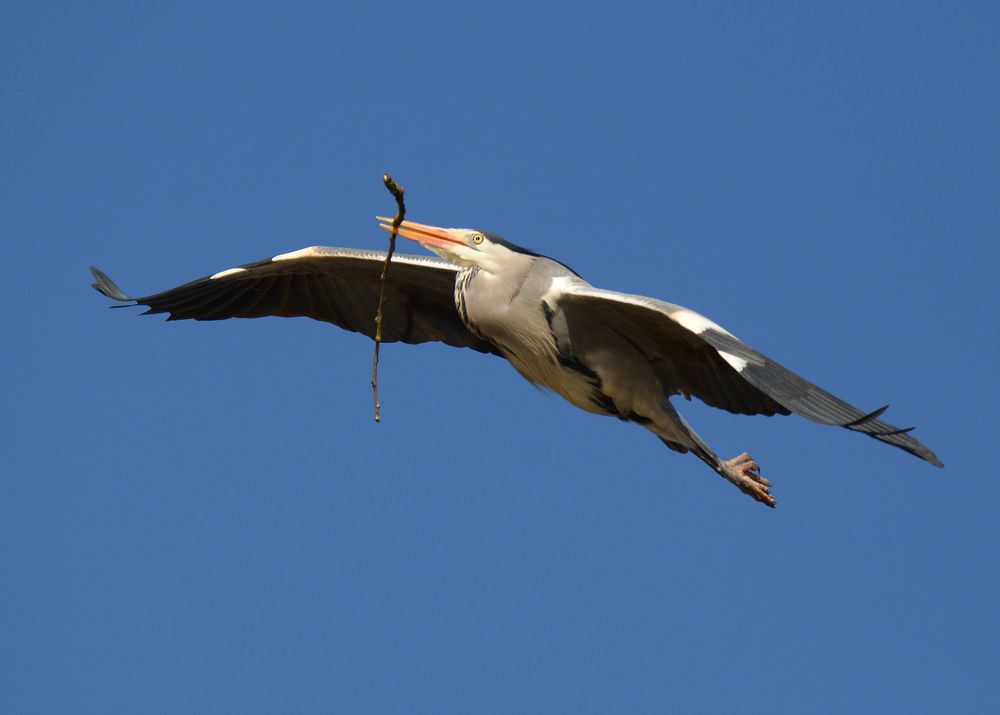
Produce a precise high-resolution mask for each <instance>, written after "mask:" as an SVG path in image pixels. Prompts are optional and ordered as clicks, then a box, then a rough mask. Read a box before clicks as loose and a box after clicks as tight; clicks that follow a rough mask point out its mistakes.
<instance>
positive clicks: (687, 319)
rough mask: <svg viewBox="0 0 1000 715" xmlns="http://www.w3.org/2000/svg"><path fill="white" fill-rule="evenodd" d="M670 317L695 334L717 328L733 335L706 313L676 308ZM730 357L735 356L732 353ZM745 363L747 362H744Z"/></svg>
mask: <svg viewBox="0 0 1000 715" xmlns="http://www.w3.org/2000/svg"><path fill="white" fill-rule="evenodd" d="M670 317H671V318H672V319H673V320H674V321H676V322H678V323H680V324H681V325H683V326H684V327H685V328H687V329H688V330H690V331H691V332H692V333H694V334H695V335H701V334H702V333H704V332H705V331H706V330H709V329H712V330H716V331H718V332H720V333H724V334H726V335H732V333H730V332H729V331H728V330H726V329H725V328H723V327H722V326H721V325H719V324H718V323H716V322H714V321H711V320H709V319H708V318H706V317H705V316H704V315H701V314H699V313H695V312H694V311H693V310H688V309H687V308H681V309H680V310H675V311H674V312H673V313H671V314H670ZM723 357H725V355H723ZM730 357H734V356H732V355H730ZM736 359H738V358H736ZM730 364H732V363H730ZM744 364H746V363H745V362H744ZM734 367H735V366H734ZM737 369H739V368H737Z"/></svg>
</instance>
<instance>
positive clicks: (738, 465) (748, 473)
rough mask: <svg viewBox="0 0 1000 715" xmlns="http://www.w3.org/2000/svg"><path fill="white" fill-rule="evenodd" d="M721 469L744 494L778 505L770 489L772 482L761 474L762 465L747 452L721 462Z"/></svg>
mask: <svg viewBox="0 0 1000 715" xmlns="http://www.w3.org/2000/svg"><path fill="white" fill-rule="evenodd" d="M719 471H720V473H721V474H722V476H724V477H725V478H726V479H728V480H729V481H731V482H732V483H733V484H735V485H736V486H737V487H738V488H739V490H740V491H741V492H743V493H744V494H749V495H750V496H751V497H753V498H754V499H755V500H756V501H759V502H760V503H762V504H767V505H768V506H770V507H774V506H776V505H777V503H778V502H777V501H776V500H775V498H774V497H773V496H771V491H770V490H769V489H768V487H770V486H771V482H769V481H767V480H766V479H764V477H762V476H760V466H759V465H758V464H757V463H756V462H755V461H754V460H753V457H751V456H750V455H749V454H747V453H746V452H744V453H743V454H741V455H739V456H738V457H733V458H732V459H727V460H725V461H721V462H719Z"/></svg>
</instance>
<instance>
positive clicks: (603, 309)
mask: <svg viewBox="0 0 1000 715" xmlns="http://www.w3.org/2000/svg"><path fill="white" fill-rule="evenodd" d="M378 220H379V221H380V226H381V227H382V228H384V229H386V230H391V229H392V227H391V225H390V224H391V220H390V219H386V218H383V217H378ZM398 233H399V235H400V236H403V237H404V238H408V239H410V240H413V241H416V242H417V243H420V244H421V245H423V246H424V247H426V248H428V249H430V250H431V251H433V252H434V253H436V254H437V255H438V256H439V257H440V258H433V257H429V256H427V257H425V256H413V255H395V256H394V257H393V260H392V268H391V273H390V277H389V282H388V284H387V289H386V290H387V292H386V305H385V318H384V322H383V326H382V331H383V333H382V337H383V341H384V342H394V341H402V342H404V343H423V342H428V341H439V342H442V343H445V344H447V345H451V346H454V347H464V348H471V349H473V350H476V351H478V352H481V353H490V354H493V355H499V356H501V357H503V358H506V359H507V360H509V361H510V363H511V364H512V365H513V366H514V368H515V369H516V370H517V371H518V372H519V373H521V375H522V376H523V377H524V378H525V379H527V380H528V381H529V382H531V383H533V384H535V385H538V386H541V387H544V388H548V389H550V390H552V391H554V392H556V393H557V394H559V395H561V396H562V397H564V398H565V399H566V400H568V401H569V402H571V403H572V404H573V405H575V406H577V407H579V408H581V409H583V410H586V411H588V412H593V413H597V414H601V415H610V416H614V417H618V418H619V419H622V420H626V421H628V422H634V423H636V424H638V425H641V426H642V427H645V428H646V429H647V430H649V431H650V432H652V433H653V434H654V435H656V436H657V437H658V438H659V439H660V440H661V441H662V442H663V443H664V444H665V445H666V446H667V447H669V448H670V449H672V450H675V451H677V452H691V453H693V454H694V455H696V456H697V457H698V458H700V459H701V460H702V461H703V462H705V463H706V464H707V465H708V466H709V467H711V469H712V470H713V471H715V472H716V473H718V474H719V475H721V476H723V477H724V478H725V479H727V480H729V481H730V482H732V483H733V484H734V485H736V486H737V487H738V488H739V489H740V490H741V491H743V492H744V493H746V494H748V495H750V496H751V497H753V498H754V499H755V500H756V501H758V502H761V503H763V504H766V505H768V506H772V507H773V506H775V504H776V502H775V499H774V497H773V496H772V494H771V491H770V482H769V481H768V480H767V479H765V478H764V477H763V476H761V473H760V468H759V466H758V464H757V462H756V461H755V460H754V459H753V458H751V457H750V455H749V454H747V453H746V452H744V453H742V454H740V455H739V456H737V457H734V458H732V459H720V458H719V457H718V456H717V455H716V453H715V452H714V451H712V449H711V448H710V447H709V446H708V445H707V444H706V443H705V441H704V440H702V438H701V437H699V436H698V434H697V433H696V432H695V431H694V430H693V429H692V428H691V426H690V425H689V424H688V423H687V422H686V421H685V420H684V418H683V417H682V416H681V415H680V414H679V413H678V412H677V410H676V409H675V407H674V406H673V404H672V403H671V402H670V398H671V397H674V396H682V397H684V398H686V399H691V397H692V396H694V397H697V398H699V399H700V400H702V401H703V402H705V403H707V404H708V405H711V406H713V407H717V408H721V409H723V410H728V411H729V412H733V413H739V414H745V415H779V414H780V415H788V414H791V413H793V412H794V413H796V414H799V415H801V416H803V417H806V418H808V419H810V420H813V421H815V422H819V423H821V424H827V425H837V426H840V427H845V428H847V429H849V430H852V431H855V432H861V433H862V434H867V435H868V436H870V437H873V438H875V439H877V440H879V441H881V442H885V443H886V444H891V445H893V446H895V447H899V448H900V449H903V450H906V451H907V452H909V453H911V454H914V455H916V456H917V457H920V458H921V459H925V460H927V461H928V462H930V463H931V464H933V465H935V466H938V467H940V466H942V464H941V461H940V460H939V459H938V458H937V456H936V455H935V454H934V453H933V452H932V451H931V450H929V449H928V448H927V447H926V446H924V445H923V444H921V443H920V442H918V441H917V440H916V439H914V438H913V437H912V436H911V435H910V434H909V432H910V430H911V429H912V428H907V429H899V428H897V427H894V426H892V425H890V424H888V423H886V422H883V421H882V420H881V419H880V418H881V415H882V413H883V412H884V411H885V409H886V408H885V407H883V408H881V409H878V410H875V411H873V412H864V411H862V410H859V409H857V408H856V407H852V406H851V405H849V404H847V403H846V402H844V401H843V400H841V399H839V398H837V397H834V396H833V395H831V394H830V393H828V392H826V391H824V390H822V389H820V388H819V387H817V386H816V385H814V384H812V383H810V382H808V381H807V380H805V379H803V378H801V377H799V376H798V375H796V374H795V373H793V372H791V371H789V370H787V369H786V368H784V367H782V366H781V365H779V364H778V363H776V362H775V361H773V360H771V359H770V358H768V357H766V356H764V355H763V354H761V353H759V352H757V351H756V350H754V349H753V348H751V347H750V346H749V345H747V344H746V343H744V342H743V341H741V340H740V339H738V338H737V337H735V336H734V335H733V334H732V333H730V332H729V331H727V330H725V329H724V328H722V327H720V326H719V325H718V324H716V323H715V322H713V321H711V320H709V319H708V318H706V317H704V316H703V315H700V314H698V313H696V312H694V311H693V310H689V309H687V308H684V307H682V306H679V305H674V304H671V303H666V302H663V301H660V300H656V299H654V298H647V297H644V296H639V295H631V294H628V293H618V292H615V291H610V290H602V289H600V288H595V287H594V286H592V285H591V284H590V283H588V282H587V281H585V280H584V279H583V278H581V277H580V276H579V275H578V274H577V273H576V272H574V271H573V270H571V269H570V268H569V267H567V266H566V265H565V264H563V263H560V262H559V261H557V260H554V259H552V258H549V257H546V256H543V255H540V254H537V253H534V252H532V251H529V250H527V249H525V248H521V247H520V246H516V245H514V244H512V243H510V242H508V241H505V240H504V239H502V238H500V237H499V236H497V235H495V234H492V233H489V232H487V231H480V230H473V229H461V228H439V227H436V226H428V225H425V224H420V223H415V222H412V221H404V222H402V224H401V225H400V226H399V229H398ZM384 259H385V253H383V252H381V251H374V250H359V249H350V248H333V247H325V246H312V247H309V248H303V249H301V250H297V251H292V252H291V253H283V254H281V255H278V256H274V257H273V258H268V259H266V260H262V261H257V262H255V263H249V264H246V265H243V266H239V267H237V268H229V269H227V270H223V271H219V272H218V273H214V274H212V275H210V276H207V277H205V278H200V279H198V280H195V281H192V282H190V283H186V284H184V285H181V286H178V287H177V288H172V289H170V290H167V291H164V292H161V293H155V294H153V295H149V296H145V297H142V298H132V297H130V296H128V295H126V294H125V293H123V292H122V291H121V290H120V289H119V288H118V286H117V285H115V283H114V282H113V281H112V280H111V279H110V278H108V277H107V276H106V275H105V274H104V273H102V272H101V271H100V270H98V269H96V268H91V271H92V272H93V274H94V277H95V279H96V283H94V288H96V289H97V290H98V291H100V292H101V293H103V294H104V295H106V296H107V297H109V298H112V299H114V300H116V301H119V302H121V303H126V304H128V303H130V304H133V305H143V306H146V307H147V308H148V310H146V311H145V313H144V314H148V313H169V316H168V320H182V319H194V320H224V319H227V318H259V317H263V316H269V315H273V316H285V317H293V316H306V317H310V318H314V319H316V320H322V321H326V322H330V323H333V324H334V325H338V326H340V327H341V328H344V329H346V330H351V331H355V332H359V333H363V334H365V335H367V336H369V337H372V338H374V333H375V324H374V315H375V310H376V305H377V304H378V299H379V291H380V281H379V275H380V272H381V268H382V263H383V261H384ZM116 307H124V306H116Z"/></svg>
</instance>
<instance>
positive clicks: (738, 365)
mask: <svg viewBox="0 0 1000 715" xmlns="http://www.w3.org/2000/svg"><path fill="white" fill-rule="evenodd" d="M716 352H717V353H719V357H721V358H722V359H723V360H725V361H726V362H728V363H729V364H730V365H732V366H733V367H734V368H735V369H736V372H743V368H745V367H746V366H747V361H746V360H745V359H743V358H741V357H737V356H736V355H732V354H730V353H727V352H726V351H725V350H717V351H716Z"/></svg>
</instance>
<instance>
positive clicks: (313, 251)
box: [271, 246, 331, 263]
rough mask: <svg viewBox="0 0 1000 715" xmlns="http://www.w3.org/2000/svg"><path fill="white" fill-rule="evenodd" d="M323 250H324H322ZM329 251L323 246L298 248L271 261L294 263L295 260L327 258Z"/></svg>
mask: <svg viewBox="0 0 1000 715" xmlns="http://www.w3.org/2000/svg"><path fill="white" fill-rule="evenodd" d="M324 249H325V250H324ZM330 254H331V250H330V249H328V248H325V247H324V246H309V248H300V249H299V250H297V251H291V252H290V253H282V254H279V255H277V256H275V257H274V258H272V259H271V262H272V263H273V262H274V261H294V260H295V259H296V258H316V257H318V256H329V255H330Z"/></svg>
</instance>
